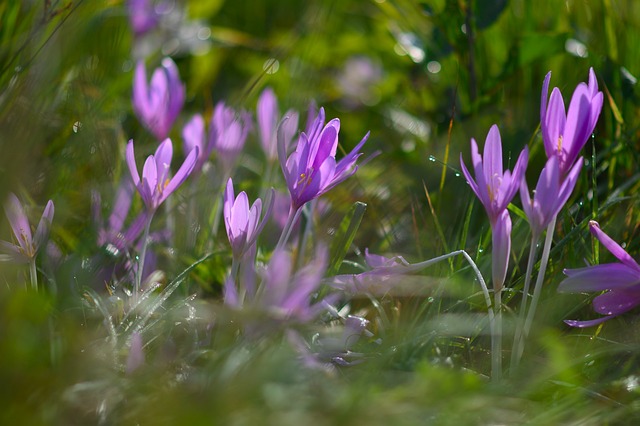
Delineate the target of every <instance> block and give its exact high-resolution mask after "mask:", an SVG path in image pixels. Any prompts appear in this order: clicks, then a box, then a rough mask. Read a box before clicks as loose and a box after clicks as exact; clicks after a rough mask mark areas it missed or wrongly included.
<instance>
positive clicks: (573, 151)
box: [562, 83, 593, 168]
mask: <svg viewBox="0 0 640 426" xmlns="http://www.w3.org/2000/svg"><path fill="white" fill-rule="evenodd" d="M588 92H589V89H588V88H587V85H586V84H584V83H581V84H579V85H578V87H576V90H575V91H574V92H573V96H572V97H571V103H570V104H569V110H568V111H567V122H566V124H565V127H564V132H563V135H562V137H563V146H562V151H564V152H565V153H566V154H565V155H566V158H565V164H566V166H565V167H567V168H568V167H569V166H571V165H573V162H574V161H575V159H576V157H577V156H578V153H579V152H580V150H582V147H583V146H584V144H585V143H586V142H587V139H588V138H589V134H590V133H591V131H593V129H589V128H588V124H589V121H590V118H591V102H590V101H591V100H590V99H589V98H588Z"/></svg>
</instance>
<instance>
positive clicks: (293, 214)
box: [275, 206, 302, 250]
mask: <svg viewBox="0 0 640 426" xmlns="http://www.w3.org/2000/svg"><path fill="white" fill-rule="evenodd" d="M300 213H302V207H298V208H297V209H295V210H294V208H293V206H292V207H291V209H289V217H288V218H287V223H286V224H285V225H284V228H283V229H282V234H280V240H278V244H277V245H276V248H275V249H276V250H279V249H281V248H282V247H284V245H285V244H286V243H287V241H288V240H289V236H290V235H291V230H292V229H293V225H294V224H295V223H296V220H298V218H299V217H300Z"/></svg>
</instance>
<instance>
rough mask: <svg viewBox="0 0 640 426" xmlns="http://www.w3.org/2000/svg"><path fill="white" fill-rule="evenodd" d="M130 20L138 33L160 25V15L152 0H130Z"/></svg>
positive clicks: (128, 2) (128, 4)
mask: <svg viewBox="0 0 640 426" xmlns="http://www.w3.org/2000/svg"><path fill="white" fill-rule="evenodd" d="M127 6H128V9H129V22H130V23H131V28H132V29H133V32H134V33H135V34H136V35H141V34H144V33H146V32H148V31H150V30H152V29H154V28H155V27H156V26H157V25H158V21H159V16H158V13H156V10H155V6H154V4H153V1H152V0H129V1H127Z"/></svg>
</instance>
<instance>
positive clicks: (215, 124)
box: [210, 102, 251, 172]
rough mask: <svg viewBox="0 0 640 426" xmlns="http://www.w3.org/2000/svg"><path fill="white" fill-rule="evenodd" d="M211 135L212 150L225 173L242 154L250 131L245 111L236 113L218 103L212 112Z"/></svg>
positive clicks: (249, 123)
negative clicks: (214, 151)
mask: <svg viewBox="0 0 640 426" xmlns="http://www.w3.org/2000/svg"><path fill="white" fill-rule="evenodd" d="M211 127H212V128H211V135H210V138H212V139H213V141H214V143H213V146H214V149H215V150H216V153H217V154H218V157H219V159H220V161H221V163H222V167H223V168H225V169H227V172H228V170H229V169H231V167H232V166H233V164H234V163H235V161H236V158H237V157H238V155H239V154H240V152H242V148H243V147H244V143H245V141H246V140H247V135H248V134H249V130H250V129H251V118H250V116H249V114H248V113H247V112H245V111H242V112H241V113H237V112H236V111H235V110H234V109H233V108H230V107H228V106H226V105H225V104H224V102H218V104H217V105H216V108H215V109H214V111H213V118H212V122H211Z"/></svg>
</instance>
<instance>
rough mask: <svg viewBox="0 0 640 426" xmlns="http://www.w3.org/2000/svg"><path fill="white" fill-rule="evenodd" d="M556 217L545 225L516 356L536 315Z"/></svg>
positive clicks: (520, 355)
mask: <svg viewBox="0 0 640 426" xmlns="http://www.w3.org/2000/svg"><path fill="white" fill-rule="evenodd" d="M556 219H557V216H556V217H554V218H553V219H552V220H551V223H549V226H548V227H547V235H546V237H545V240H544V249H543V250H542V257H541V258H540V270H539V271H538V277H537V278H536V285H535V288H534V289H533V297H532V298H531V306H530V307H529V312H528V313H527V321H526V322H525V324H524V333H523V335H522V338H521V339H520V344H519V346H518V358H521V357H522V353H523V352H524V342H525V340H526V339H527V337H528V336H529V332H530V331H531V325H532V324H533V318H534V317H535V315H536V308H537V306H538V301H539V300H540V293H541V292H542V283H543V282H544V276H545V274H546V272H547V265H548V264H549V253H550V252H551V242H552V241H553V232H554V231H555V228H556Z"/></svg>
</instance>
